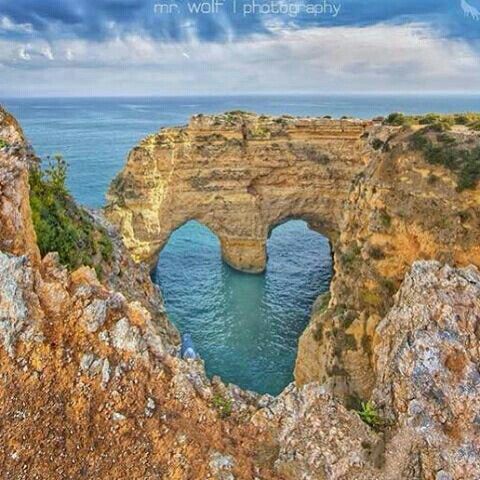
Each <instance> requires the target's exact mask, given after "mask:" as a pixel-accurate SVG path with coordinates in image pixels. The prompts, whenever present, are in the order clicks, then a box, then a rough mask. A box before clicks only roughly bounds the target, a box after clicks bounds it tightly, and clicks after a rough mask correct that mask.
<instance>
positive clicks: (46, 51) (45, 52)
mask: <svg viewBox="0 0 480 480" xmlns="http://www.w3.org/2000/svg"><path fill="white" fill-rule="evenodd" d="M41 53H42V55H43V56H44V57H45V58H46V59H48V60H52V61H53V60H55V57H54V56H53V52H52V47H50V46H46V47H43V48H42V50H41ZM66 55H67V56H68V52H67V53H66Z"/></svg>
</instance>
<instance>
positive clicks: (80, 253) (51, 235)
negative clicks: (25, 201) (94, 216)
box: [29, 156, 113, 274]
mask: <svg viewBox="0 0 480 480" xmlns="http://www.w3.org/2000/svg"><path fill="white" fill-rule="evenodd" d="M66 178H67V164H66V162H65V160H63V158H62V157H61V156H56V157H55V159H54V160H53V161H52V162H50V164H49V166H48V167H47V168H45V169H42V168H41V165H40V164H38V165H35V166H33V167H32V168H31V169H30V178H29V180H30V207H31V210H32V219H33V224H34V227H35V232H36V234H37V242H38V246H39V248H40V252H41V254H42V256H43V255H46V254H47V253H49V252H58V255H59V257H60V261H61V263H62V264H63V265H65V266H66V267H67V268H69V269H71V270H74V269H75V268H78V267H80V266H82V265H86V266H90V267H95V269H96V270H97V273H99V274H101V273H102V269H101V267H99V265H100V264H101V262H102V261H107V262H108V261H109V260H110V259H111V257H112V253H113V244H112V242H111V241H110V239H109V238H108V236H107V234H106V232H105V231H103V230H102V229H100V228H98V227H96V226H95V225H94V223H93V221H92V220H91V219H90V218H89V216H88V215H87V213H86V212H85V211H84V210H82V209H81V208H80V207H78V206H77V205H76V204H75V202H74V201H73V199H72V197H71V196H70V194H69V192H68V189H67V187H66V183H65V182H66Z"/></svg>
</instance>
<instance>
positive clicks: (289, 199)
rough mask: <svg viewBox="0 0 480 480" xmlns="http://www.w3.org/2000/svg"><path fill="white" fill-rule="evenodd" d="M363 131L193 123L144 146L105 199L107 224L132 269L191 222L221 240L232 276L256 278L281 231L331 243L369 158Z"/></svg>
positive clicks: (230, 121)
mask: <svg viewBox="0 0 480 480" xmlns="http://www.w3.org/2000/svg"><path fill="white" fill-rule="evenodd" d="M367 126H368V123H367V122H360V121H347V120H345V121H343V120H342V121H331V120H326V119H290V118H284V117H282V118H270V117H259V116H255V115H250V114H240V113H237V114H226V115H223V116H219V117H203V116H197V117H194V118H193V119H192V121H191V122H190V124H189V125H188V127H185V128H175V129H166V130H162V131H161V132H160V133H159V134H157V135H154V136H151V137H148V138H146V139H145V140H144V141H143V142H142V143H141V144H140V145H139V146H138V147H136V148H135V149H134V150H133V151H132V152H131V154H130V156H129V158H128V162H127V165H126V167H125V169H124V170H123V172H122V173H121V174H120V175H119V176H118V178H117V179H116V180H115V182H114V183H113V185H112V187H111V189H110V193H109V206H108V209H107V211H108V215H109V217H110V219H111V220H113V221H114V222H115V223H116V224H118V225H120V227H121V232H122V235H123V237H124V240H125V243H126V245H127V247H128V248H129V249H130V251H131V252H132V254H133V256H134V258H136V259H137V260H143V261H147V262H148V263H150V264H152V265H153V264H154V263H155V262H156V259H157V257H158V254H159V252H160V250H161V249H162V247H163V246H164V245H165V243H166V242H167V241H168V238H169V237H170V235H171V234H172V232H173V231H174V230H176V229H177V228H179V227H181V226H182V225H183V224H185V223H186V222H188V221H189V220H197V221H199V222H201V223H203V224H204V225H206V226H208V227H209V228H210V229H211V230H212V231H213V232H214V233H215V234H216V235H217V236H218V238H219V239H220V243H221V248H222V253H223V258H224V260H225V261H226V262H227V263H229V264H230V265H231V266H232V267H234V268H236V269H239V270H242V271H246V272H251V273H259V272H262V271H263V270H264V269H265V266H266V241H267V238H268V236H269V233H270V232H271V230H272V229H273V227H275V226H276V225H278V224H279V223H282V222H284V221H286V220H288V219H290V218H301V219H304V220H306V221H308V222H309V223H310V225H311V226H312V227H313V228H315V229H316V230H318V231H320V232H322V233H324V234H325V235H327V236H328V237H329V238H330V239H331V240H332V241H335V239H336V238H337V237H338V235H339V232H340V225H339V222H340V220H341V218H342V208H343V204H344V202H345V200H346V198H347V196H348V192H349V190H350V185H351V183H352V180H353V178H354V177H355V176H356V175H357V174H358V173H359V172H360V171H361V170H363V169H364V168H365V163H366V161H367V156H368V152H369V150H368V149H367V148H366V144H365V142H363V141H362V140H360V138H361V136H362V135H363V133H364V132H365V129H366V127H367Z"/></svg>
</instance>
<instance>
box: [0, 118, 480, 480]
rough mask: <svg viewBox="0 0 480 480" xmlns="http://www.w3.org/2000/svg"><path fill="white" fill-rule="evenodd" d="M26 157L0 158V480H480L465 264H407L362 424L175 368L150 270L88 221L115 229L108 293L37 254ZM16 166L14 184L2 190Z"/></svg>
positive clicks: (297, 400)
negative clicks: (16, 208) (15, 191)
mask: <svg viewBox="0 0 480 480" xmlns="http://www.w3.org/2000/svg"><path fill="white" fill-rule="evenodd" d="M1 128H2V126H1V123H0V134H1V132H2V129H1ZM22 142H23V140H22ZM22 142H19V143H17V144H12V145H10V146H9V147H8V149H3V150H2V152H1V154H2V155H3V156H2V162H0V178H2V179H9V180H8V181H9V182H13V183H14V184H15V185H16V188H17V189H18V192H19V195H18V196H16V197H12V194H13V191H12V190H11V188H10V185H9V183H8V182H5V184H4V185H5V187H6V188H3V190H1V191H0V205H3V206H9V205H12V204H11V203H10V202H11V201H12V200H11V199H12V198H15V202H17V203H15V204H18V205H24V209H23V210H20V211H19V212H17V211H14V210H13V209H12V208H3V209H2V210H1V215H2V217H1V220H2V222H1V224H0V225H2V227H3V226H4V225H6V226H7V227H8V228H5V229H3V228H2V230H1V239H2V243H1V246H0V339H1V343H0V382H1V387H2V388H0V417H1V418H2V425H1V428H0V464H1V465H2V476H3V477H4V478H16V479H17V478H18V479H30V478H91V479H103V478H114V479H123V478H142V479H158V478H162V479H169V480H170V479H172V480H187V479H188V480H190V479H191V480H205V479H217V480H225V479H228V480H232V479H233V480H234V479H242V480H252V479H263V480H268V479H272V480H273V479H275V480H298V479H305V480H317V479H325V480H344V479H359V480H417V479H422V480H423V479H425V480H433V479H435V480H448V479H457V478H458V479H460V478H469V479H470V478H472V479H474V478H478V477H480V471H479V467H478V466H479V465H480V446H479V444H478V440H477V438H478V418H477V417H478V410H479V407H480V405H479V403H480V382H479V381H478V380H479V378H480V377H479V376H480V373H479V370H478V365H479V364H480V358H479V345H480V336H479V328H480V327H479V325H480V300H479V299H480V273H479V271H478V269H477V268H476V267H474V266H469V267H467V268H453V267H448V266H445V265H444V264H441V263H439V262H435V261H421V262H414V263H413V266H412V267H411V268H410V269H407V267H405V268H406V269H407V270H408V271H407V272H406V275H405V279H404V281H403V282H402V283H401V285H400V289H399V291H398V293H397V294H396V295H394V296H393V298H392V299H391V305H390V306H388V305H385V306H384V307H383V308H384V309H385V315H383V316H382V317H380V318H379V320H378V322H375V323H376V326H374V325H370V328H371V338H372V342H371V351H370V354H371V359H372V360H371V362H372V365H373V368H374V372H375V375H374V376H373V381H372V383H373V385H372V391H373V395H372V401H373V405H374V406H373V407H372V408H373V415H374V419H375V421H374V422H372V421H371V422H370V424H371V425H367V424H366V423H365V422H362V421H361V419H360V417H359V415H358V413H357V412H355V411H352V410H351V409H349V406H348V404H345V402H344V401H343V400H344V398H343V397H342V396H339V395H338V389H337V388H336V385H335V383H334V382H332V381H327V382H325V383H323V384H321V383H320V382H318V381H317V382H312V383H310V384H308V385H305V386H303V387H297V386H295V385H291V386H290V387H288V388H287V389H286V390H285V391H284V392H283V393H282V394H281V395H280V396H279V397H277V398H272V397H270V396H268V395H267V396H263V397H259V396H258V395H255V394H253V393H251V392H243V391H241V390H240V389H239V388H238V387H235V386H231V385H230V386H227V385H224V384H222V382H221V381H220V380H218V379H213V380H212V381H209V380H208V379H207V378H206V376H205V372H204V369H203V365H202V363H201V362H198V361H197V362H192V361H188V362H185V361H183V360H181V359H179V358H178V356H177V348H176V344H177V337H176V334H175V331H174V329H173V328H172V327H171V326H170V325H169V322H168V319H167V318H166V317H165V315H164V313H163V309H162V306H161V298H160V296H159V293H158V291H157V290H156V289H155V287H154V286H153V284H152V283H151V281H150V279H149V277H148V270H147V269H145V268H144V267H142V266H141V265H140V266H139V265H137V264H135V263H134V262H133V261H132V260H131V259H130V258H129V256H128V253H127V252H126V251H125V250H124V249H123V246H122V243H121V242H120V241H119V240H118V239H116V238H115V234H114V230H113V229H112V228H110V227H109V225H108V223H107V222H106V221H105V220H104V219H102V218H101V216H100V214H99V213H95V212H93V213H91V216H92V220H93V221H95V222H100V223H101V225H102V227H103V228H106V229H107V230H109V233H110V235H111V236H112V241H114V246H115V255H114V258H113V260H112V261H111V262H110V263H109V264H108V265H105V268H104V269H103V271H104V272H105V277H104V278H102V280H101V281H100V280H99V278H98V277H97V274H96V272H95V270H93V269H91V268H88V267H81V268H79V269H77V270H76V271H73V272H69V271H67V270H66V269H65V268H64V267H63V266H61V265H60V264H59V261H58V255H56V254H55V253H50V254H48V255H46V256H45V257H44V258H40V257H39V255H38V253H35V251H36V250H37V249H36V245H35V242H34V240H35V237H34V235H32V234H31V232H29V229H31V218H30V212H29V203H28V164H29V158H30V153H29V150H28V149H27V148H26V146H25V145H24V144H23V143H22ZM12 165H13V166H15V168H16V169H17V173H18V175H14V176H10V177H8V176H7V175H6V174H5V173H6V172H8V171H10V170H9V169H11V166H12ZM372 175H373V174H372ZM5 192H6V193H5ZM20 194H24V195H27V198H21V195H20ZM452 195H453V194H452ZM359 198H362V195H360V197H359ZM366 198H368V196H367V197H366ZM464 198H468V197H464ZM364 203H367V204H368V202H365V200H362V201H359V202H358V205H359V211H362V208H364V207H363V206H362V205H364ZM388 208H389V211H390V208H391V206H390V205H388ZM9 215H11V216H13V218H15V221H10V222H9V220H10V218H9ZM432 216H434V213H433V212H432ZM373 221H374V220H372V222H373ZM463 225H464V227H465V228H466V229H467V226H469V225H470V224H469V223H464V224H463ZM352 228H353V227H352ZM399 231H400V232H402V230H401V229H399ZM433 231H434V232H435V230H433ZM459 231H460V232H461V230H459ZM400 234H404V233H400ZM400 234H399V235H400ZM17 238H19V239H21V241H20V242H15V240H16V239H17ZM375 238H378V237H375ZM382 238H383V237H382ZM435 238H436V237H435ZM339 241H340V242H341V239H340V240H339ZM456 241H457V242H459V241H460V242H464V243H460V244H459V245H460V247H459V249H458V255H460V253H461V250H460V248H461V247H462V246H463V248H464V249H465V250H464V251H466V252H468V251H469V245H470V244H469V243H468V242H469V237H468V235H466V234H463V235H459V236H458V237H457V238H456ZM340 245H342V243H340ZM452 251H454V252H457V250H455V249H453V250H452ZM470 251H471V252H474V250H470ZM32 252H33V254H32ZM362 252H363V250H362ZM455 254H456V253H455ZM405 255H407V254H405ZM375 257H377V261H378V255H375ZM362 258H363V257H362ZM471 258H473V259H475V256H474V255H471ZM349 264H350V263H349ZM350 265H351V264H350ZM366 265H369V263H368V262H365V263H361V267H360V268H362V269H365V270H361V271H362V272H368V269H367V267H366ZM352 268H353V267H352ZM355 268H358V267H355ZM353 271H355V270H353ZM342 272H343V274H345V272H346V270H342ZM345 275H346V274H345ZM346 281H347V277H346V276H345V277H343V276H341V275H340V276H339V277H338V282H346ZM339 295H340V293H338V292H336V291H335V290H333V296H332V300H331V302H330V307H329V306H328V305H326V304H325V302H323V305H322V302H320V303H319V305H318V306H317V308H318V309H319V310H321V309H322V308H326V310H325V311H324V312H323V314H327V313H328V312H329V311H331V310H334V311H335V312H336V313H335V315H337V316H338V318H344V319H345V320H346V319H347V318H350V317H347V316H346V315H347V313H348V311H349V310H345V311H340V309H339V308H338V307H337V306H336V304H335V303H334V302H336V301H337V299H338V298H341V297H339ZM377 312H380V310H379V309H378V310H377ZM317 315H322V313H318V314H317ZM342 316H343V317H342ZM315 318H317V317H314V319H315ZM332 318H333V317H332ZM382 318H383V319H382ZM354 321H355V320H354ZM353 323H354V322H352V325H353ZM371 323H372V324H373V323H374V322H373V321H371ZM325 328H327V327H325ZM344 331H346V330H344ZM337 358H339V357H337ZM327 380H328V379H327Z"/></svg>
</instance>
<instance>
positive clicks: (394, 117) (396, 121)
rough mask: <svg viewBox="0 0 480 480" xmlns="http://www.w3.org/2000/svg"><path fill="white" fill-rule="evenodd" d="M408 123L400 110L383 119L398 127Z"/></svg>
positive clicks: (386, 122)
mask: <svg viewBox="0 0 480 480" xmlns="http://www.w3.org/2000/svg"><path fill="white" fill-rule="evenodd" d="M408 123H409V121H408V118H407V117H406V116H405V115H404V114H403V113H400V112H395V113H391V114H390V115H389V116H388V117H387V118H386V120H385V124H387V125H394V126H398V127H400V126H402V125H407V124H408Z"/></svg>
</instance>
